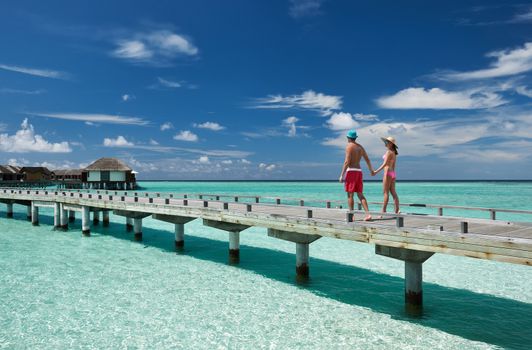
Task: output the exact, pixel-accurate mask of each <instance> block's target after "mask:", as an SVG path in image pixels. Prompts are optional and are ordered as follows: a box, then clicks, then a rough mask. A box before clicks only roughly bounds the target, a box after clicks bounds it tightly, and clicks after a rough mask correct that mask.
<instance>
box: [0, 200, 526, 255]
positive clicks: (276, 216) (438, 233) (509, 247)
mask: <svg viewBox="0 0 532 350" xmlns="http://www.w3.org/2000/svg"><path fill="white" fill-rule="evenodd" d="M56 192H57V194H56ZM115 193H116V194H115ZM134 193H135V192H133V191H126V192H123V191H119V192H115V191H109V192H107V194H106V193H105V191H101V192H100V193H94V192H93V193H88V192H83V191H43V190H40V191H35V190H18V189H17V190H14V191H13V190H10V189H3V190H2V189H0V199H2V200H17V201H35V202H36V203H39V205H46V202H48V203H49V202H60V203H65V204H67V205H73V206H88V207H90V208H100V209H108V210H125V211H131V212H141V213H149V214H164V215H173V216H183V217H194V218H203V219H208V220H214V221H220V222H227V223H233V224H240V225H247V226H260V227H265V228H270V229H275V230H283V231H288V232H296V233H300V234H307V235H320V236H324V237H333V238H338V239H346V240H354V241H360V242H366V243H372V244H378V245H383V246H389V247H400V248H407V249H415V250H421V251H427V252H436V253H444V254H454V255H461V256H469V257H475V258H481V259H492V260H498V261H504V262H510V263H517V264H525V265H532V227H531V226H527V225H524V224H519V223H513V222H506V221H497V220H488V219H478V218H456V217H447V216H434V215H413V214H398V215H394V214H387V215H386V216H384V217H383V218H382V219H375V220H374V221H371V222H364V221H362V218H363V216H364V214H363V212H360V211H354V212H353V214H354V221H353V222H348V221H347V213H348V211H347V210H345V209H334V208H331V209H327V208H323V207H322V208H316V207H309V206H305V205H303V206H301V205H285V204H279V205H277V204H274V203H261V202H259V203H254V201H256V198H257V197H256V196H247V197H246V198H249V199H251V200H252V201H251V203H250V202H244V201H242V199H243V198H245V197H244V196H230V195H219V196H218V195H211V194H210V195H208V196H207V195H201V196H202V199H199V198H198V197H199V196H200V195H195V196H194V195H188V196H185V195H172V198H171V197H170V196H169V195H168V194H155V193H148V195H147V196H146V195H145V194H143V193H139V195H138V196H134ZM178 196H180V197H181V198H177V197H178ZM184 197H187V198H184ZM190 197H196V198H190ZM207 197H208V198H215V199H214V200H211V199H206V198H207ZM234 197H239V199H240V200H241V201H238V202H235V201H234ZM216 198H219V200H216ZM224 200H225V201H224ZM224 205H225V206H226V208H227V209H224ZM376 215H379V214H378V213H374V216H376ZM398 217H399V218H402V220H403V227H397V218H398ZM462 222H467V223H468V232H467V233H462V232H460V231H461V227H462Z"/></svg>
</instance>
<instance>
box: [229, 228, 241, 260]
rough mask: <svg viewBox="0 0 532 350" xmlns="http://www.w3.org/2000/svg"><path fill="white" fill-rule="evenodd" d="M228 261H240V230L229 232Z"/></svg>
mask: <svg viewBox="0 0 532 350" xmlns="http://www.w3.org/2000/svg"><path fill="white" fill-rule="evenodd" d="M229 261H230V262H232V263H237V262H239V261H240V232H229Z"/></svg>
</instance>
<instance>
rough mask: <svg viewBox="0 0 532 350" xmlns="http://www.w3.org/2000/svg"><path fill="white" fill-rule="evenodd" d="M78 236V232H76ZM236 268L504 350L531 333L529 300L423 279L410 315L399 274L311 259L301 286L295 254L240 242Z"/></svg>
mask: <svg viewBox="0 0 532 350" xmlns="http://www.w3.org/2000/svg"><path fill="white" fill-rule="evenodd" d="M15 219H18V220H23V216H22V215H17V214H15ZM52 222H53V219H52V218H51V217H49V216H45V215H41V224H42V225H48V224H50V223H52ZM28 224H29V223H28ZM170 227H171V226H170V225H169V228H170ZM75 231H80V220H79V219H77V220H76V222H75V224H74V225H73V226H71V229H70V232H71V233H72V232H75ZM91 231H92V235H93V236H92V237H91V238H90V239H98V236H100V235H107V236H112V237H115V238H118V239H123V240H131V241H132V240H133V235H132V234H131V233H126V231H125V227H124V225H123V224H118V223H116V222H111V225H110V226H109V227H107V228H104V227H102V226H101V225H99V226H95V227H91ZM243 234H246V233H245V232H244V233H243ZM79 235H80V236H81V232H79ZM185 237H186V238H185V242H186V243H185V249H184V251H183V252H181V253H179V254H185V255H187V256H190V257H194V258H196V259H202V260H207V261H212V262H216V263H220V264H227V263H228V243H227V242H222V241H218V240H213V239H207V238H202V237H197V236H192V235H186V236H185ZM143 238H144V240H143V242H140V243H139V244H143V245H145V246H148V247H155V248H158V249H161V250H163V251H166V252H168V253H171V254H176V251H175V249H174V237H173V232H171V231H170V230H168V231H167V230H159V229H152V228H150V227H146V226H145V227H143ZM294 249H295V248H294ZM235 268H241V269H244V270H248V271H251V272H254V273H257V274H261V275H263V276H265V277H267V278H271V279H275V280H277V281H281V282H284V283H289V284H292V285H294V287H297V288H303V289H305V290H308V291H311V292H313V293H315V294H316V295H319V296H322V297H326V298H331V299H334V300H337V301H340V302H342V303H346V304H350V305H357V306H362V307H365V308H369V309H371V310H373V311H376V312H380V313H384V314H388V315H390V316H391V317H392V318H394V319H400V320H402V321H406V322H412V323H415V324H419V325H422V326H425V327H431V328H435V329H438V330H441V331H444V332H447V333H450V334H454V335H457V336H460V337H462V338H466V339H470V340H474V341H480V342H485V343H489V344H493V345H496V346H500V347H503V348H507V349H530V344H532V332H530V329H531V328H532V304H528V303H523V302H520V301H516V300H511V299H505V298H501V297H497V296H493V295H487V294H480V293H475V292H472V291H468V290H463V289H456V288H448V287H444V286H440V285H437V284H431V283H424V298H425V308H424V312H423V317H420V318H412V317H409V316H407V315H406V314H405V312H404V303H403V299H404V294H403V288H404V281H403V279H402V278H398V277H394V276H390V275H386V274H382V273H378V272H374V271H371V270H367V269H363V268H359V267H355V266H349V265H343V264H339V263H335V262H331V261H327V260H322V259H315V258H311V259H310V274H311V279H310V280H309V281H308V282H307V283H305V284H300V283H297V282H296V280H295V254H291V253H285V252H281V251H277V250H270V249H265V248H257V247H250V246H245V245H241V246H240V264H238V265H237V267H235ZM309 312H311V311H309Z"/></svg>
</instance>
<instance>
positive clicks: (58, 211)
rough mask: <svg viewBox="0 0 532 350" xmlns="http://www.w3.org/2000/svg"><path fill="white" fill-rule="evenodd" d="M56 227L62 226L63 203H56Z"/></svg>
mask: <svg viewBox="0 0 532 350" xmlns="http://www.w3.org/2000/svg"><path fill="white" fill-rule="evenodd" d="M54 228H55V229H58V228H61V203H59V202H56V203H54Z"/></svg>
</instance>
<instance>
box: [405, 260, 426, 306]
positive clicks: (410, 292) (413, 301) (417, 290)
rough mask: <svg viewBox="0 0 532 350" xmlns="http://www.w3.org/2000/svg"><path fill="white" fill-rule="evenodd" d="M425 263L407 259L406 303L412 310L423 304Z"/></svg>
mask: <svg viewBox="0 0 532 350" xmlns="http://www.w3.org/2000/svg"><path fill="white" fill-rule="evenodd" d="M422 285H423V263H420V262H414V261H408V260H406V261H405V304H406V307H407V308H408V309H410V310H415V309H416V308H420V307H421V306H422V305H423V286H422Z"/></svg>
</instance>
